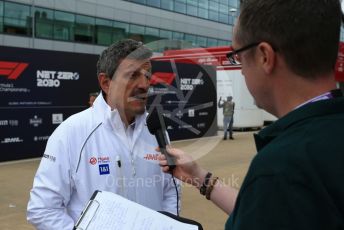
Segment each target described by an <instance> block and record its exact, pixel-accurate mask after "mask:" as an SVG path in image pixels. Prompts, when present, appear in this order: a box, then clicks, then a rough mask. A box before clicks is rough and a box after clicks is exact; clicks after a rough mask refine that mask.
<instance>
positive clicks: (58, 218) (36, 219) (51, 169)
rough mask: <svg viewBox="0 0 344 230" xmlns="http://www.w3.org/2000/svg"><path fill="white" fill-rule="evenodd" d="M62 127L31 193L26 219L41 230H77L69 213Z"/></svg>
mask: <svg viewBox="0 0 344 230" xmlns="http://www.w3.org/2000/svg"><path fill="white" fill-rule="evenodd" d="M59 128H60V127H58V128H57V129H56V130H55V132H54V133H53V134H52V135H51V137H50V138H49V140H48V143H47V147H46V150H45V152H44V155H43V157H42V160H41V163H40V165H39V168H38V170H37V173H36V175H35V178H34V182H33V188H32V189H31V192H30V199H29V203H28V207H27V219H28V221H29V222H30V223H31V224H33V225H34V226H35V227H36V229H38V230H43V229H44V230H46V229H49V230H55V229H56V230H57V229H59V230H61V229H66V230H67V229H68V230H71V229H73V227H74V221H73V219H72V218H71V217H70V216H69V215H68V213H67V210H66V206H67V205H68V202H69V200H70V196H71V191H72V180H71V167H70V159H69V153H68V143H67V138H66V137H65V136H64V135H63V132H62V131H63V130H62V129H59Z"/></svg>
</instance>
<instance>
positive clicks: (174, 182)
mask: <svg viewBox="0 0 344 230" xmlns="http://www.w3.org/2000/svg"><path fill="white" fill-rule="evenodd" d="M171 175H172V180H173V184H174V188H175V189H176V195H177V216H179V192H178V188H177V183H176V178H175V177H174V175H173V171H172V172H171Z"/></svg>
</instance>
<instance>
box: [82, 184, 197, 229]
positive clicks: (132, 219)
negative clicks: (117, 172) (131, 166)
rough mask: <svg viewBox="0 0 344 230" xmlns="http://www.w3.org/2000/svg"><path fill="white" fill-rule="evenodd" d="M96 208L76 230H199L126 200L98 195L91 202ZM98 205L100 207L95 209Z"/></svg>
mask: <svg viewBox="0 0 344 230" xmlns="http://www.w3.org/2000/svg"><path fill="white" fill-rule="evenodd" d="M94 202H96V203H97V205H96V206H97V208H91V209H90V210H89V211H90V213H91V212H92V215H93V217H92V218H90V216H89V215H90V214H88V213H87V212H89V211H87V212H86V214H87V215H88V216H87V218H84V219H82V221H81V223H80V224H79V228H78V229H84V230H86V229H87V230H99V229H102V230H198V227H197V226H195V225H191V224H185V223H182V222H179V221H177V220H175V219H172V218H170V217H168V216H165V215H163V214H161V213H159V212H157V211H154V210H152V209H149V208H147V207H144V206H142V205H140V204H137V203H135V202H132V201H130V200H127V199H125V198H123V197H121V196H119V195H117V194H114V193H111V192H105V191H101V192H98V193H97V196H96V197H95V198H94ZM98 204H99V206H98Z"/></svg>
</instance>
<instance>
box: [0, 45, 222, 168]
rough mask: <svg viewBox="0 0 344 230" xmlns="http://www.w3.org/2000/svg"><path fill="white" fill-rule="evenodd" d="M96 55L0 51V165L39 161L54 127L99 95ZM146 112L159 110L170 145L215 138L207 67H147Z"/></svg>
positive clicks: (212, 84)
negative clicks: (91, 95) (91, 96)
mask: <svg viewBox="0 0 344 230" xmlns="http://www.w3.org/2000/svg"><path fill="white" fill-rule="evenodd" d="M97 59H98V55H90V54H80V53H68V52H57V51H47V50H37V49H24V48H14V47H3V46H0V98H1V100H0V162H1V161H9V160H18V159H25V158H33V157H41V156H42V155H43V152H44V149H45V146H46V143H47V140H48V138H49V137H50V135H51V134H52V132H53V131H54V130H55V129H56V127H57V126H58V125H59V124H61V122H62V121H64V120H66V119H67V118H68V117H69V116H70V115H72V114H74V113H77V112H80V111H82V110H84V109H86V108H87V107H88V97H89V93H91V92H97V91H99V86H98V81H97V76H96V62H97ZM152 65H153V77H152V79H151V88H150V90H149V95H150V97H149V101H148V106H147V109H148V111H149V109H150V108H151V106H154V105H155V104H160V105H162V108H163V111H162V112H163V115H164V117H165V121H166V128H167V131H168V133H169V135H170V138H171V140H180V139H189V138H199V137H205V136H212V135H215V134H216V131H217V125H216V120H217V118H216V71H215V69H214V68H213V67H212V66H202V65H194V64H184V63H174V62H173V61H167V62H162V61H152Z"/></svg>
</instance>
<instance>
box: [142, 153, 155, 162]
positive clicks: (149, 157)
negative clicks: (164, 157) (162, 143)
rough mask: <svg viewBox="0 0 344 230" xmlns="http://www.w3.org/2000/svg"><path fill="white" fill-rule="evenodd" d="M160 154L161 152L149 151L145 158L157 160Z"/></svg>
mask: <svg viewBox="0 0 344 230" xmlns="http://www.w3.org/2000/svg"><path fill="white" fill-rule="evenodd" d="M158 156H159V154H150V153H148V154H146V155H145V156H144V157H143V159H145V160H150V161H157V160H158Z"/></svg>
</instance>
